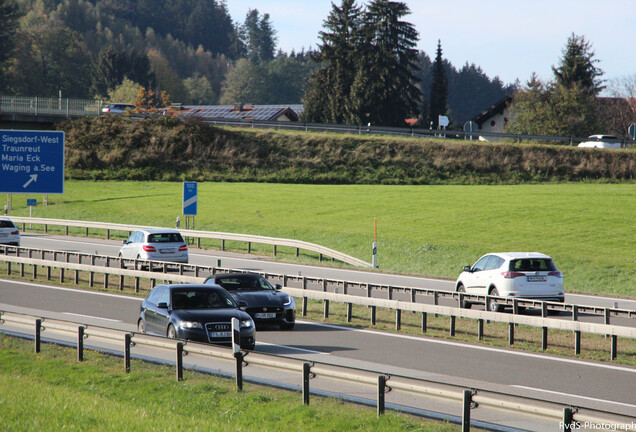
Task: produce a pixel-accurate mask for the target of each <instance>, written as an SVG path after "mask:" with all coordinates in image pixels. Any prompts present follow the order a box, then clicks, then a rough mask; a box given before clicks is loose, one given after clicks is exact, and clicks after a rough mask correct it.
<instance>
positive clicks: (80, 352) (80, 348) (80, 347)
mask: <svg viewBox="0 0 636 432" xmlns="http://www.w3.org/2000/svg"><path fill="white" fill-rule="evenodd" d="M77 361H79V362H81V361H84V326H79V327H77Z"/></svg>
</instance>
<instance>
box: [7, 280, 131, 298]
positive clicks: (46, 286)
mask: <svg viewBox="0 0 636 432" xmlns="http://www.w3.org/2000/svg"><path fill="white" fill-rule="evenodd" d="M0 281H4V282H11V283H14V284H19V285H29V286H36V287H40V288H49V289H54V290H58V291H67V292H75V293H82V294H90V295H96V296H106V297H116V298H120V299H124V300H134V301H137V302H142V301H143V298H141V297H133V296H126V295H122V294H109V293H103V292H98V291H88V290H80V289H73V288H63V287H58V286H53V285H43V284H37V283H34V282H22V281H17V280H13V279H0Z"/></svg>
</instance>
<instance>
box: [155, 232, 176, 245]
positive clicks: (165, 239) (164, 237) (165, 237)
mask: <svg viewBox="0 0 636 432" xmlns="http://www.w3.org/2000/svg"><path fill="white" fill-rule="evenodd" d="M148 243H183V237H181V234H179V233H160V234H150V235H149V236H148Z"/></svg>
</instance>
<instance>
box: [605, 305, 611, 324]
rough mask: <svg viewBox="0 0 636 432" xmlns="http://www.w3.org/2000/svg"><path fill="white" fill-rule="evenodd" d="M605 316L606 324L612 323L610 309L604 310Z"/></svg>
mask: <svg viewBox="0 0 636 432" xmlns="http://www.w3.org/2000/svg"><path fill="white" fill-rule="evenodd" d="M603 316H604V317H605V324H609V323H610V308H605V309H604V310H603Z"/></svg>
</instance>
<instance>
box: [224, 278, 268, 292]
mask: <svg viewBox="0 0 636 432" xmlns="http://www.w3.org/2000/svg"><path fill="white" fill-rule="evenodd" d="M216 283H217V284H219V285H221V286H222V287H223V288H225V289H226V290H228V291H274V287H273V286H272V285H271V284H270V283H269V282H268V281H267V279H265V278H264V277H252V276H248V277H245V276H231V277H222V278H217V279H216Z"/></svg>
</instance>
